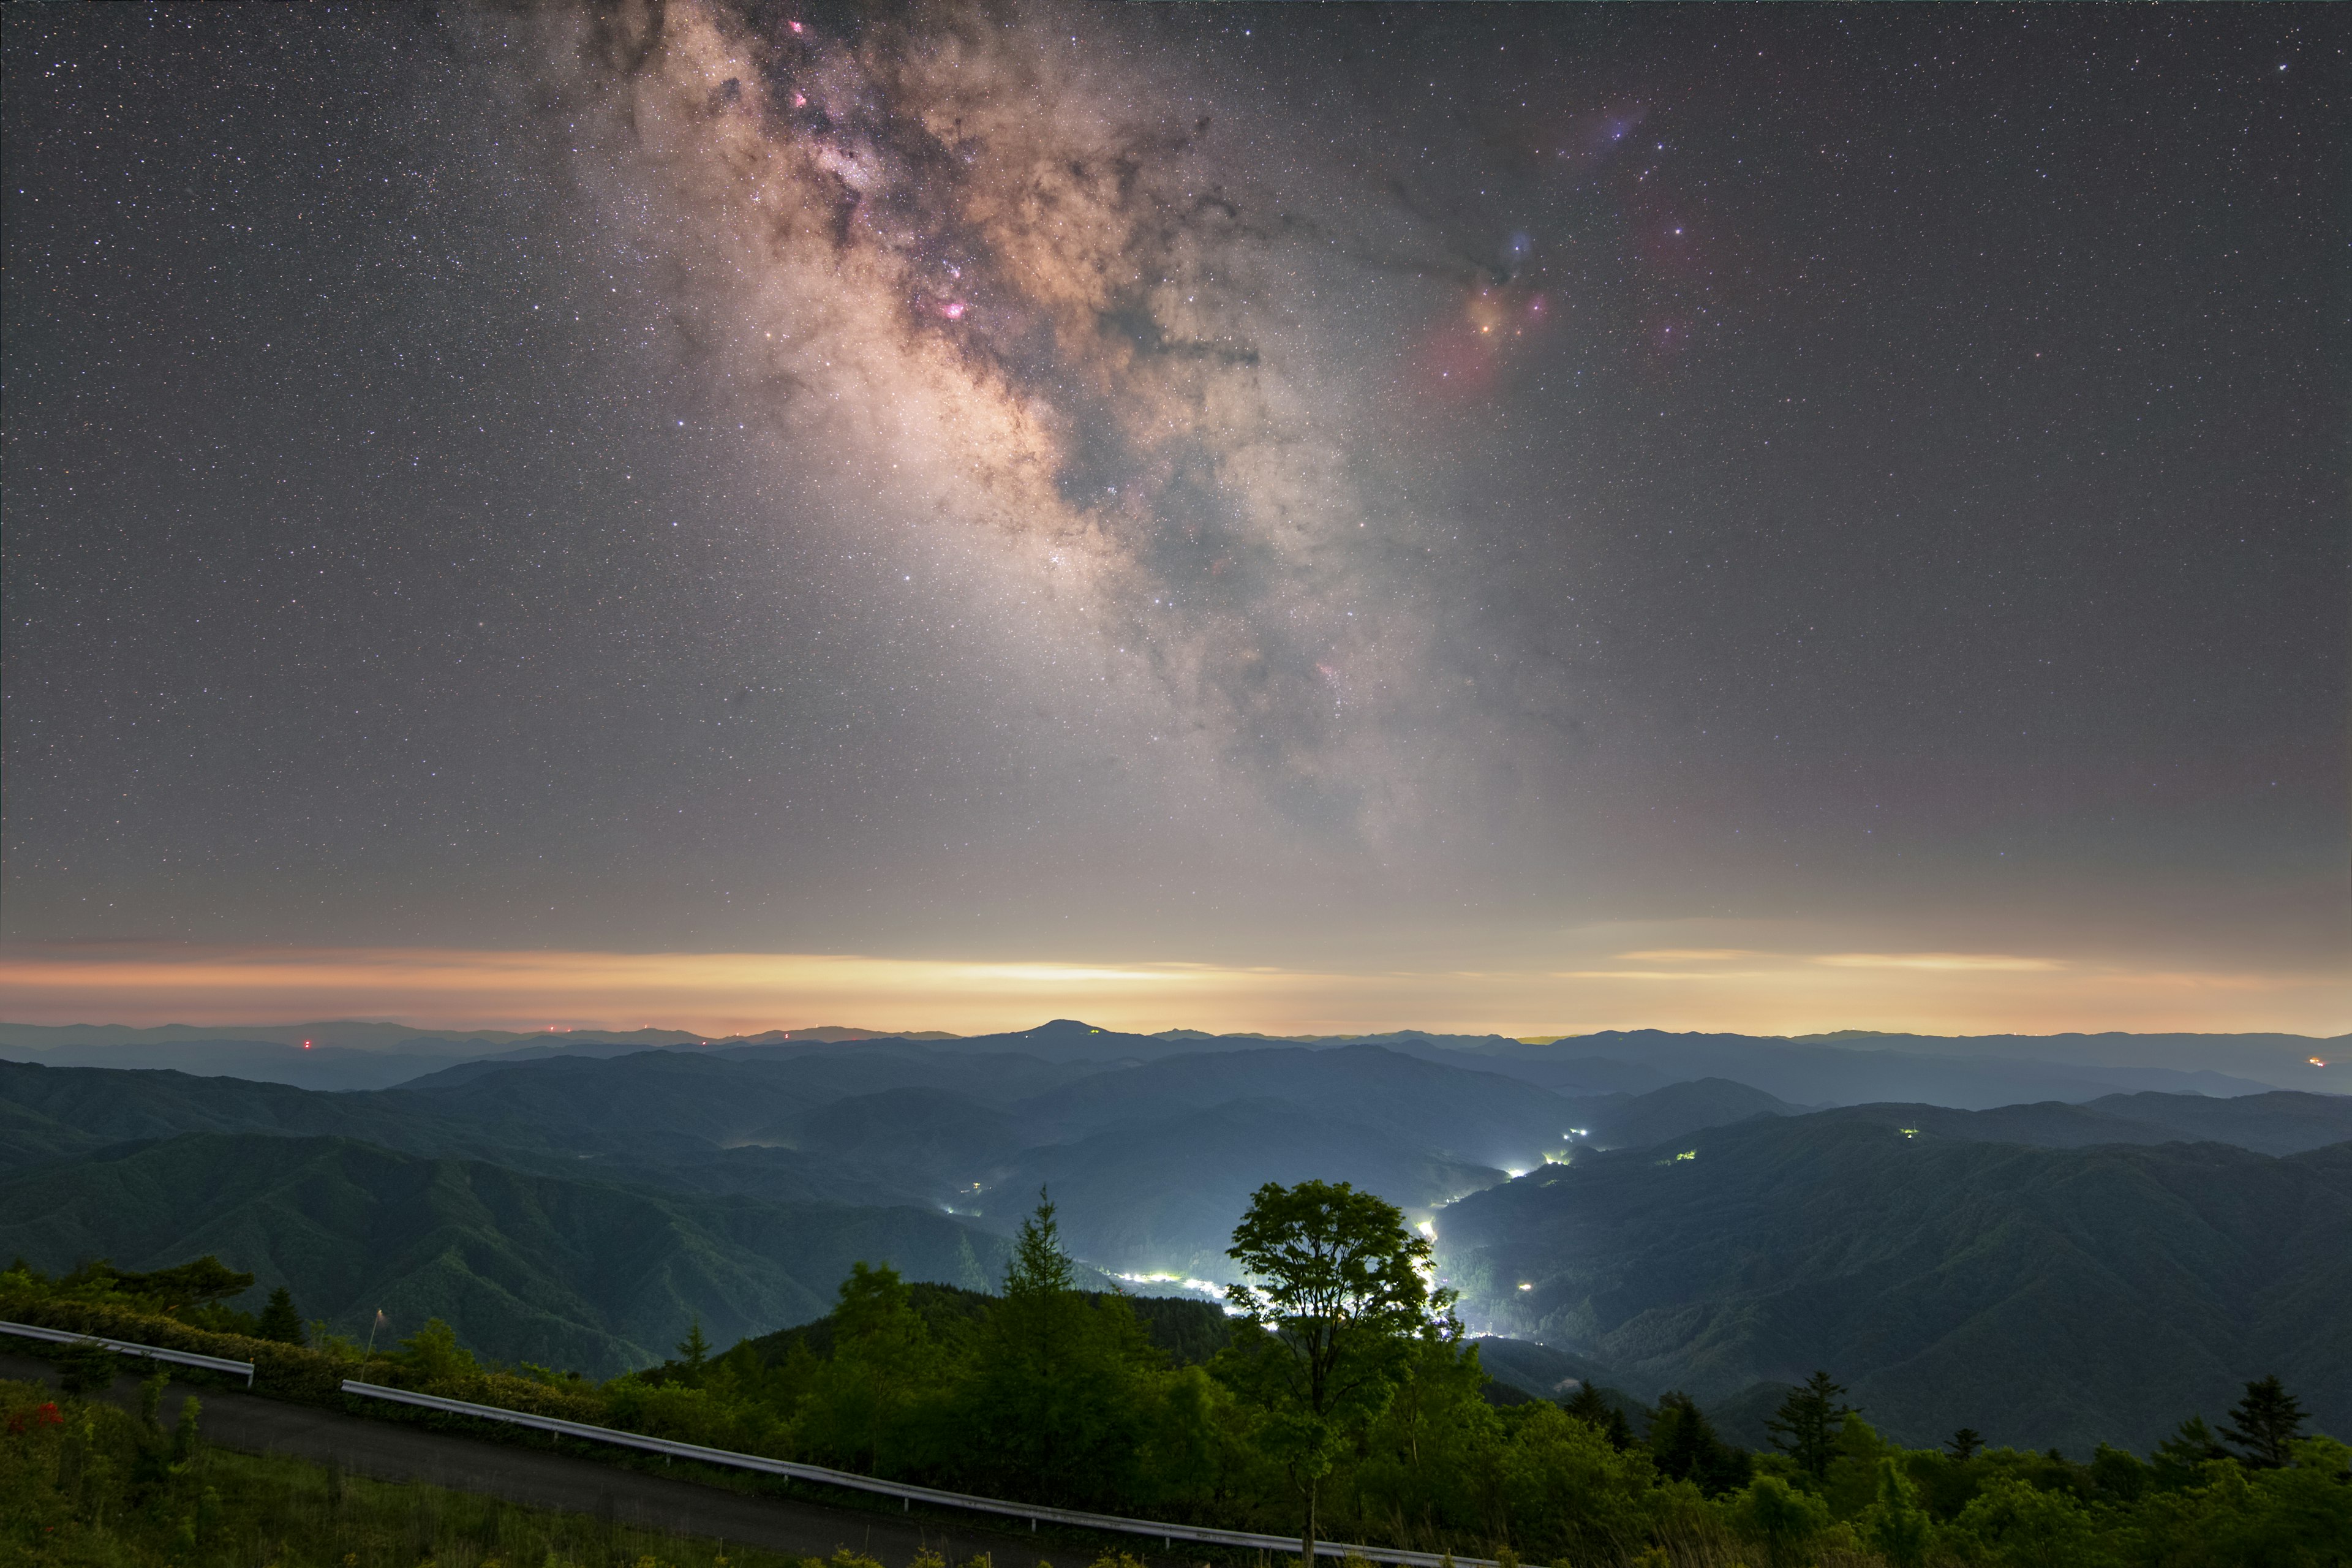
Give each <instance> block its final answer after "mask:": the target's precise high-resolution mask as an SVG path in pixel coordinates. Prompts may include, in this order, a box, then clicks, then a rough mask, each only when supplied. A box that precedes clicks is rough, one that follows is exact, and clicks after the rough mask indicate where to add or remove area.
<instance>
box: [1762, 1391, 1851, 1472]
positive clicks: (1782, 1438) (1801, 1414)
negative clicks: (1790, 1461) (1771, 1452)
mask: <svg viewBox="0 0 2352 1568" xmlns="http://www.w3.org/2000/svg"><path fill="white" fill-rule="evenodd" d="M1844 1397H1845V1388H1844V1386H1843V1384H1836V1383H1832V1382H1831V1381H1830V1374H1829V1373H1825V1372H1817V1373H1813V1375H1812V1376H1811V1377H1810V1378H1808V1379H1806V1380H1805V1385H1804V1386H1803V1387H1802V1388H1800V1389H1798V1390H1797V1391H1796V1392H1795V1393H1793V1394H1790V1395H1789V1397H1788V1398H1786V1399H1784V1400H1782V1401H1781V1402H1780V1414H1778V1415H1775V1416H1773V1418H1772V1419H1771V1420H1769V1421H1767V1422H1766V1423H1764V1425H1765V1426H1766V1428H1767V1429H1768V1430H1769V1431H1770V1432H1771V1434H1772V1446H1773V1447H1776V1448H1778V1449H1780V1451H1781V1452H1782V1453H1784V1454H1787V1455H1789V1456H1790V1458H1794V1459H1795V1460H1796V1461H1797V1468H1800V1469H1801V1470H1803V1471H1804V1472H1805V1473H1806V1474H1807V1475H1809V1476H1811V1477H1812V1478H1813V1479H1815V1480H1820V1479H1822V1478H1823V1477H1824V1476H1827V1475H1828V1474H1829V1470H1830V1460H1831V1459H1832V1458H1833V1457H1834V1456H1835V1455H1836V1453H1837V1439H1838V1434H1839V1433H1840V1432H1843V1430H1845V1418H1846V1417H1847V1416H1849V1415H1858V1414H1860V1413H1859V1412H1858V1411H1856V1410H1855V1409H1854V1407H1853V1405H1847V1404H1844V1403H1843V1399H1844Z"/></svg>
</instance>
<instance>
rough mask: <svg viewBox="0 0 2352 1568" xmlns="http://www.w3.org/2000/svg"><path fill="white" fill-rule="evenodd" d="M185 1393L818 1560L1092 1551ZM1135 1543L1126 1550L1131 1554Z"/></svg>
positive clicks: (439, 1473)
mask: <svg viewBox="0 0 2352 1568" xmlns="http://www.w3.org/2000/svg"><path fill="white" fill-rule="evenodd" d="M56 1374H57V1369H56V1368H55V1367H53V1366H51V1365H50V1364H49V1363H47V1362H45V1361H39V1360H36V1359H35V1358H33V1357H31V1356H23V1355H10V1354H6V1353H0V1377H5V1378H11V1379H16V1380H20V1381H26V1382H32V1381H38V1382H45V1383H48V1384H52V1385H54V1384H56V1381H57V1375H56ZM185 1394H194V1395H195V1396H196V1397H197V1398H198V1399H200V1400H202V1401H203V1402H204V1435H205V1441H206V1442H208V1443H212V1444H214V1445H216V1446H217V1447H224V1448H236V1449H241V1450H243V1451H245V1452H247V1453H269V1454H289V1455H293V1456H295V1457H296V1458H304V1459H310V1460H314V1461H318V1462H320V1463H324V1462H325V1461H327V1460H329V1459H334V1460H339V1461H341V1464H342V1467H343V1468H344V1469H345V1470H346V1471H349V1472H350V1473H352V1474H354V1475H364V1476H373V1477H374V1478H376V1479H380V1480H390V1481H426V1482H430V1483H431V1484H433V1485H435V1486H442V1487H451V1488H456V1489H462V1490H465V1491H472V1492H485V1493H488V1494H491V1495H493V1496H497V1497H502V1498H505V1499H506V1500H509V1501H510V1502H518V1503H525V1504H529V1505H530V1506H533V1507H537V1508H551V1509H565V1510H571V1511H572V1512H575V1513H586V1514H597V1515H604V1516H606V1517H609V1518H611V1519H613V1520H614V1521H616V1522H618V1523H622V1524H628V1525H635V1526H636V1527H638V1528H640V1529H645V1530H659V1531H670V1532H672V1533H675V1534H682V1535H704V1536H716V1537H719V1538H721V1539H724V1540H727V1541H736V1542H744V1543H745V1544H747V1545H752V1546H764V1547H767V1548H769V1549H771V1550H772V1551H777V1552H797V1553H800V1554H802V1555H804V1556H811V1557H829V1556H831V1555H832V1554H833V1553H834V1552H835V1551H836V1550H837V1549H839V1548H841V1547H844V1546H846V1547H849V1548H850V1549H852V1550H853V1551H856V1552H864V1553H866V1555H868V1556H871V1557H877V1558H879V1559H880V1560H881V1561H882V1562H884V1563H888V1564H892V1565H893V1568H896V1565H897V1564H899V1563H906V1562H908V1560H909V1559H911V1558H912V1557H913V1556H914V1555H915V1553H916V1552H919V1551H921V1550H923V1549H924V1548H926V1547H928V1548H929V1549H930V1550H931V1551H934V1552H939V1553H940V1554H941V1555H942V1556H944V1557H946V1558H947V1559H948V1561H949V1562H950V1563H953V1562H958V1561H960V1560H961V1559H964V1558H968V1557H971V1556H974V1555H976V1554H978V1553H980V1552H986V1553H988V1555H989V1556H990V1558H991V1559H992V1561H993V1562H994V1563H995V1564H996V1565H997V1568H1037V1565H1038V1564H1039V1563H1042V1562H1043V1561H1044V1558H1045V1555H1046V1554H1048V1553H1058V1554H1059V1555H1060V1556H1061V1558H1062V1559H1063V1561H1064V1562H1065V1563H1070V1562H1079V1563H1083V1562H1085V1561H1087V1558H1088V1557H1090V1556H1092V1555H1093V1553H1092V1552H1089V1551H1088V1550H1087V1549H1086V1548H1084V1547H1074V1546H1072V1545H1070V1544H1069V1543H1067V1542H1063V1543H1059V1544H1057V1545H1054V1546H1049V1547H1046V1548H1045V1549H1044V1550H1043V1551H1041V1549H1040V1547H1039V1544H1038V1543H1037V1542H1035V1541H1034V1540H1032V1539H1030V1538H1028V1537H1026V1536H1024V1535H1022V1534H1017V1533H1014V1532H1012V1531H990V1530H985V1529H975V1528H971V1527H969V1526H966V1525H963V1524H961V1523H943V1522H942V1521H940V1520H938V1519H918V1518H914V1517H912V1516H906V1517H898V1518H894V1517H892V1516H890V1515H888V1514H872V1513H865V1512H861V1511H858V1510H853V1509H840V1508H827V1507H825V1506H824V1505H823V1504H820V1503H812V1502H802V1501H799V1500H793V1499H790V1498H772V1497H751V1496H746V1495H743V1494H741V1493H737V1492H730V1491H723V1490H720V1489H718V1488H715V1487H707V1486H700V1485H698V1484H696V1483H695V1482H693V1481H687V1480H675V1479H668V1478H666V1477H662V1476H655V1475H646V1474H643V1473H641V1472H639V1471H635V1470H624V1469H619V1468H614V1467H612V1466H607V1465H600V1464H598V1463H596V1462H595V1461H594V1460H593V1459H583V1458H573V1457H572V1456H570V1455H564V1454H551V1453H547V1452H544V1451H542V1450H540V1449H535V1448H524V1447H509V1446H508V1445H506V1444H501V1443H489V1442H484V1441H482V1440H480V1439H478V1438H474V1437H466V1436H457V1435H455V1434H451V1433H446V1432H427V1431H424V1430H421V1429H419V1428H416V1427H412V1426H400V1425H397V1424H395V1423H393V1422H387V1421H370V1420H366V1419H364V1418H363V1417H361V1416H357V1415H342V1414H341V1413H339V1412H336V1411H332V1410H321V1409H319V1408H317V1407H315V1406H313V1405H291V1404H287V1403H284V1402H281V1401H278V1400H275V1399H265V1398H262V1397H261V1396H259V1395H257V1394H244V1393H239V1392H236V1391H234V1390H230V1389H224V1388H214V1387H196V1386H193V1385H190V1384H181V1383H178V1382H176V1381H175V1382H174V1383H173V1384H171V1385H170V1386H169V1387H167V1388H166V1389H165V1390H164V1394H163V1415H164V1418H165V1419H166V1420H167V1421H168V1420H169V1419H170V1418H171V1414H172V1412H173V1411H174V1410H176V1409H177V1408H178V1406H179V1402H180V1400H181V1398H182V1397H183V1396H184V1395H185ZM111 1397H112V1398H113V1400H114V1402H115V1403H116V1404H118V1405H123V1406H124V1407H125V1408H128V1409H132V1410H135V1409H137V1408H138V1407H139V1382H138V1379H137V1378H136V1377H135V1376H122V1377H118V1378H117V1379H115V1383H114V1388H113V1392H112V1394H111ZM1141 1544H1142V1543H1141V1542H1137V1543H1136V1545H1134V1546H1129V1547H1126V1548H1125V1550H1127V1551H1128V1552H1131V1553H1133V1554H1135V1555H1138V1556H1140V1555H1142V1554H1143V1553H1142V1552H1140V1550H1139V1548H1140V1546H1141Z"/></svg>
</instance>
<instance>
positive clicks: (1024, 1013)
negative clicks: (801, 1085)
mask: <svg viewBox="0 0 2352 1568" xmlns="http://www.w3.org/2000/svg"><path fill="white" fill-rule="evenodd" d="M1593 957H1594V958H1595V959H1599V960H1600V961H1601V963H1608V960H1607V959H1606V957H1605V956H1604V955H1603V953H1602V952H1596V953H1594V954H1593ZM1626 960H1633V961H1636V962H1637V963H1640V965H1641V966H1640V967H1616V966H1612V967H1599V966H1596V967H1592V968H1533V967H1528V968H1497V969H1489V970H1470V969H1434V968H1433V969H1428V970H1406V969H1394V968H1389V969H1367V970H1362V971H1356V972H1348V971H1340V970H1335V969H1307V968H1296V969H1294V968H1283V967H1276V966H1236V965H1218V964H1210V963H1169V962H1153V963H1070V962H1056V961H1052V960H1038V961H1031V962H996V961H980V960H958V959H929V958H889V957H877V956H871V955H862V954H841V953H746V952H701V953H697V952H644V953H630V952H515V951H481V950H463V949H433V948H387V947H370V948H314V949H299V948H284V947H260V946H255V947H228V946H194V945H187V946H179V945H171V944H160V943H158V944H129V943H92V944H66V943H58V944H47V945H38V946H36V945H31V944H21V945H17V946H14V947H11V948H9V949H7V950H5V951H0V1018H5V1019H6V1020H8V1021H10V1022H13V1023H18V1024H44V1023H46V1024H64V1023H93V1024H95V1023H103V1024H124V1025H155V1024H164V1023H179V1024H191V1025H200V1026H219V1025H226V1024H232V1023H243V1024H261V1023H267V1022H270V1021H272V1020H276V1021H281V1022H287V1023H295V1022H303V1021H307V1020H314V1019H321V1018H381V1019H392V1020H397V1021H399V1022H401V1023H404V1024H406V1025H409V1026H415V1027H419V1028H448V1027H457V1026H463V1027H471V1028H484V1027H494V1028H511V1029H515V1030H518V1031H530V1032H541V1031H554V1030H560V1029H562V1028H566V1027H572V1026H578V1027H586V1028H614V1027H619V1028H636V1027H642V1026H646V1024H645V1021H646V1020H659V1026H662V1027H666V1028H675V1029H680V1030H688V1031H693V1032H697V1033H701V1034H704V1035H711V1036H716V1035H726V1034H747V1033H757V1032H761V1031H763V1030H768V1029H793V1028H807V1027H811V1026H816V1025H819V1024H840V1025H852V1026H860V1027H873V1028H891V1029H944V1030H949V1031H951V1032H953V1033H957V1034H984V1033H990V1032H993V1031H996V1030H1002V1029H1013V1028H1025V1027H1028V1026H1032V1025H1034V1024H1037V1023H1041V1022H1043V1021H1044V1020H1045V1019H1047V1018H1051V1017H1083V1018H1086V1019H1087V1020H1088V1021H1089V1022H1092V1023H1096V1024H1099V1025H1103V1026H1108V1027H1115V1028H1120V1029H1131V1030H1135V1031H1138V1032H1150V1031H1152V1030H1158V1029H1165V1028H1173V1027H1188V1028H1198V1029H1205V1030H1210V1031H1213V1032H1235V1033H1238V1032H1248V1031H1256V1032H1263V1033H1266V1034H1283V1035H1289V1034H1340V1033H1350V1032H1377V1031H1384V1030H1390V1029H1399V1028H1423V1029H1429V1030H1433V1031H1438V1032H1451V1033H1465V1034H1470V1033H1477V1034H1484V1033H1495V1034H1505V1035H1512V1036H1531V1037H1532V1036H1557V1035H1562V1034H1582V1033H1590V1032H1591V1031H1593V1030H1597V1029H1606V1028H1661V1029H1676V1030H1682V1029H1699V1030H1720V1031H1727V1032H1737V1033H1745V1034H1758V1035H1799V1034H1813V1033H1822V1032H1826V1031H1830V1030H1835V1029H1880V1030H1887V1031H1892V1032H1913V1033H1920V1034H1938V1035H1962V1034H2003V1033H2015V1034H2032V1035H2042V1034H2054V1033H2061V1032H2065V1031H2070V1030H2084V1031H2098V1030H2105V1029H2124V1030H2137V1031H2141V1032H2167V1031H2188V1032H2239V1031H2279V1032H2284V1033H2293V1034H2304V1035H2313V1036H2319V1037H2332V1036H2334V1035H2336V1034H2338V1033H2342V1032H2344V1030H2345V1028H2346V1022H2345V1020H2346V1018H2347V1013H2348V1012H2352V1009H2347V995H2346V987H2345V985H2344V984H2343V982H2342V979H2341V978H2340V977H2339V976H2336V975H2334V974H2313V973H2226V972H2223V973H2200V972H2193V971H2185V970H2176V969H2156V968H2150V969H2133V968H2128V967H2123V966H2118V965H2115V964H2092V963H2074V962H2069V961H2066V960H2063V959H2058V958H2051V957H2021V956H2019V955H2015V954H2006V953H1987V954H1968V953H1955V952H1913V953H1900V952H1898V953H1880V954H1872V953H1858V952H1830V953H1801V952H1795V953H1792V952H1780V953H1773V952H1759V951H1757V950H1754V949H1729V948H1706V949H1700V948H1688V949H1679V950H1677V949H1664V948H1652V949H1645V950H1637V951H1634V952H1621V954H1620V956H1619V958H1618V961H1617V962H1618V963H1619V964H1621V965H1622V964H1623V963H1624V962H1625V961H1626ZM1727 961H1729V962H1727ZM550 1018H559V1019H564V1020H566V1023H564V1024H550V1023H549V1022H548V1020H549V1019H550ZM2314 1065H2315V1066H2324V1065H2325V1064H2324V1063H2323V1062H2321V1061H2319V1060H2318V1058H2314Z"/></svg>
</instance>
